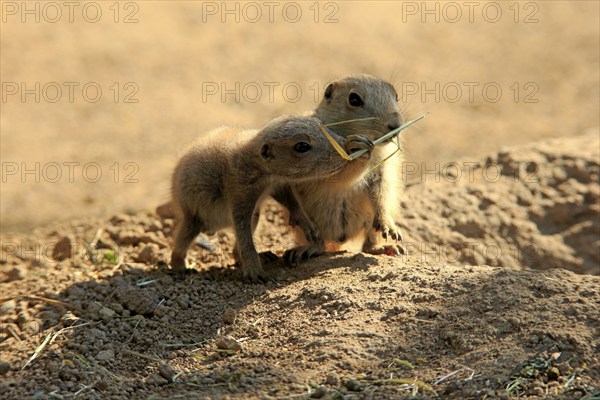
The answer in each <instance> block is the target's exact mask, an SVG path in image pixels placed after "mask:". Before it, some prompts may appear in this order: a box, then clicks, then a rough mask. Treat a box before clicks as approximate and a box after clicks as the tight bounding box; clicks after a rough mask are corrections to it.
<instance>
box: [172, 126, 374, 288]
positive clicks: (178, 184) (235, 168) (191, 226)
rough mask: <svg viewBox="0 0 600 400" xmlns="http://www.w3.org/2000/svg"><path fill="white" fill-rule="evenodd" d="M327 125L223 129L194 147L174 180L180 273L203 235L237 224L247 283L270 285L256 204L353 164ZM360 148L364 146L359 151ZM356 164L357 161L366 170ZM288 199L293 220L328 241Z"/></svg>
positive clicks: (289, 195) (174, 256)
mask: <svg viewBox="0 0 600 400" xmlns="http://www.w3.org/2000/svg"><path fill="white" fill-rule="evenodd" d="M320 125H321V121H319V120H318V119H317V118H314V117H307V116H304V117H301V116H283V117H279V118H276V119H274V120H273V121H271V122H270V123H269V124H267V125H266V126H265V127H264V128H262V129H261V130H256V129H254V130H241V129H235V128H227V127H223V128H219V129H216V130H213V131H211V132H209V133H208V134H206V135H203V136H202V137H201V138H200V139H199V140H198V141H197V142H196V143H194V144H193V145H192V146H191V147H190V148H189V149H188V150H187V151H186V153H185V154H184V156H183V157H182V158H181V160H180V161H179V163H178V164H177V166H176V167H175V171H174V173H173V178H172V204H173V208H174V210H175V213H176V216H177V220H178V226H177V231H176V235H175V244H174V248H173V252H172V256H171V266H172V267H173V269H174V270H175V271H183V270H185V268H186V263H185V257H186V254H187V249H188V247H189V245H190V243H191V241H192V240H193V239H194V238H195V237H196V236H197V235H198V234H200V233H201V232H212V231H216V230H218V229H222V228H226V227H230V226H233V227H234V228H235V233H236V239H237V245H236V248H237V252H238V253H239V254H238V256H239V260H240V261H241V263H242V269H243V275H244V279H246V280H250V281H256V280H265V279H267V276H266V274H265V272H264V270H263V268H262V265H261V262H260V258H259V254H258V253H257V251H256V248H255V247H254V243H253V241H252V233H253V224H254V223H253V214H254V210H255V208H256V205H257V203H258V202H259V201H260V200H261V199H262V198H263V197H265V196H268V195H269V194H271V193H272V192H274V191H276V190H277V189H278V188H279V187H282V186H285V185H286V184H287V183H300V182H304V181H308V180H311V179H323V178H326V177H327V176H330V175H332V174H335V173H336V172H338V171H340V170H341V169H342V168H344V167H346V166H347V164H350V163H349V162H348V161H346V160H344V159H343V158H342V157H340V155H339V154H337V153H336V152H335V150H334V149H333V147H332V146H331V144H330V143H329V142H328V141H327V139H326V138H325V136H324V135H323V133H322V132H321V131H320V129H319V126H320ZM332 136H333V137H334V138H335V139H336V141H338V143H339V144H340V145H341V146H342V147H345V146H347V144H348V141H347V140H346V139H344V138H343V137H340V136H338V135H336V134H335V133H334V132H332ZM357 146H358V147H361V145H360V143H358V145H357V144H356V143H355V144H354V145H353V147H357ZM365 148H368V145H365ZM357 161H359V162H358V163H355V161H352V162H351V163H354V164H360V162H361V161H360V160H357ZM349 169H351V168H349ZM285 201H286V202H287V204H286V205H288V206H289V208H290V213H293V214H294V218H293V220H294V221H296V222H297V223H298V225H299V226H300V227H301V228H302V229H303V231H304V234H305V235H307V236H309V237H311V238H312V239H310V241H312V242H316V244H317V246H319V245H320V243H322V242H321V239H320V238H319V237H318V234H317V232H315V231H314V227H313V225H312V224H311V223H310V220H308V219H307V218H306V215H305V214H304V212H303V210H302V209H301V207H299V206H298V204H297V203H296V201H295V197H294V195H293V191H292V193H289V192H288V193H287V197H286V198H285ZM200 240H202V239H200ZM204 241H206V240H205V239H204Z"/></svg>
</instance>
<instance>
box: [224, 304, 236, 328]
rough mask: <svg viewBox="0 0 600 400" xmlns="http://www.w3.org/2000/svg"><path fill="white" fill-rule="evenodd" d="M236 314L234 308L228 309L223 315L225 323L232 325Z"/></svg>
mask: <svg viewBox="0 0 600 400" xmlns="http://www.w3.org/2000/svg"><path fill="white" fill-rule="evenodd" d="M235 317H236V312H235V310H234V309H233V308H228V309H226V310H225V312H224V313H223V322H225V323H226V324H228V325H231V324H233V323H234V322H235Z"/></svg>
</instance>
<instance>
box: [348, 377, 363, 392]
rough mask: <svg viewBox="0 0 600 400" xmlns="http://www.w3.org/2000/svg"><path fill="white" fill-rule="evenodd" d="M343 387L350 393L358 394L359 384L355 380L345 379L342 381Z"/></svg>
mask: <svg viewBox="0 0 600 400" xmlns="http://www.w3.org/2000/svg"><path fill="white" fill-rule="evenodd" d="M344 386H345V387H346V389H348V390H350V391H351V392H360V390H361V387H360V383H359V382H358V381H357V380H356V379H347V380H345V381H344Z"/></svg>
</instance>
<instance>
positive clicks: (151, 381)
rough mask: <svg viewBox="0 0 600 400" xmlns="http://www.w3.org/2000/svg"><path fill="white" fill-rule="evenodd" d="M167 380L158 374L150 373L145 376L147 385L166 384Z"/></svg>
mask: <svg viewBox="0 0 600 400" xmlns="http://www.w3.org/2000/svg"><path fill="white" fill-rule="evenodd" d="M168 383H169V381H168V380H166V379H165V378H163V377H162V376H160V374H152V375H150V376H149V377H147V378H146V384H147V385H156V386H162V385H166V384H168Z"/></svg>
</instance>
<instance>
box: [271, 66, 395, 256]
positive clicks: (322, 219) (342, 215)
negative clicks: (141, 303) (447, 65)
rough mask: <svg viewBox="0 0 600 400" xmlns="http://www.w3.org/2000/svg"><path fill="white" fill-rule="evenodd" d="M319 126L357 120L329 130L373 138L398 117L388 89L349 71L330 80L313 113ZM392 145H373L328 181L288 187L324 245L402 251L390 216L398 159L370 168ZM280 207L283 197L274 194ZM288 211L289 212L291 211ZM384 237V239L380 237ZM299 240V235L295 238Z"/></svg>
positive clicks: (376, 251)
mask: <svg viewBox="0 0 600 400" xmlns="http://www.w3.org/2000/svg"><path fill="white" fill-rule="evenodd" d="M313 115H314V116H316V117H317V118H319V119H320V120H321V121H322V122H323V124H330V123H336V122H342V121H348V120H355V119H360V118H373V117H374V118H373V119H369V120H362V121H353V122H348V123H343V124H339V125H335V126H333V127H332V128H335V132H336V133H337V134H339V135H341V136H343V137H345V138H346V139H352V140H359V139H360V138H363V139H364V138H367V139H368V140H370V141H373V140H375V139H377V138H379V137H381V136H383V135H384V134H386V133H387V132H389V131H391V130H393V129H396V128H398V127H399V126H400V125H401V123H402V119H401V116H400V110H399V108H398V95H397V93H396V90H395V89H394V87H393V86H392V85H391V84H389V83H387V82H385V81H383V80H381V79H378V78H375V77H373V76H369V75H354V76H348V77H345V78H343V79H340V80H337V81H334V82H332V83H331V84H329V85H328V86H327V88H326V89H325V93H324V97H323V100H322V101H321V103H320V104H319V106H318V107H317V109H316V110H315V111H314V113H313ZM396 147H397V143H396V142H395V141H392V140H390V141H389V142H387V143H383V144H380V145H378V146H377V147H375V149H374V150H373V151H372V153H371V157H370V161H369V162H368V164H367V165H363V166H364V168H363V169H357V168H343V169H342V170H341V171H340V172H338V173H337V174H336V175H334V176H332V177H330V178H329V179H316V180H313V181H310V182H301V183H295V184H293V185H292V187H293V190H294V193H295V194H296V198H297V200H298V201H299V203H300V204H301V206H302V208H303V209H304V211H305V212H306V214H307V215H308V217H309V218H310V220H311V221H312V222H313V223H314V224H315V225H316V227H317V230H318V231H319V232H320V234H321V237H322V238H323V239H324V240H325V241H327V242H329V243H328V249H329V250H334V249H338V248H339V247H340V245H342V244H344V243H345V242H348V241H350V240H352V241H355V240H359V241H360V245H361V248H362V250H363V251H364V252H367V253H371V254H388V255H399V254H400V253H403V252H404V249H403V248H402V247H401V245H400V244H398V243H387V239H388V238H391V239H393V241H394V242H397V241H398V240H401V239H402V238H401V233H400V229H399V228H398V227H397V226H396V223H395V218H396V217H397V213H398V206H399V195H400V191H401V181H400V177H399V175H398V174H399V173H400V168H399V167H400V162H401V160H400V157H399V156H394V157H391V158H390V159H388V160H387V161H385V162H384V163H383V164H382V165H380V166H379V167H378V168H376V169H373V170H372V171H370V170H371V168H372V167H374V166H375V165H377V164H378V163H379V162H381V161H382V160H383V159H384V158H385V157H387V156H388V155H389V154H391V153H392V152H393V151H394V150H395V149H396ZM275 198H276V200H278V201H279V202H280V203H282V204H283V205H284V206H287V204H285V199H284V198H277V197H275ZM291 214H292V215H293V212H291ZM382 239H384V240H385V242H384V241H383V240H382ZM297 240H298V241H299V242H302V241H303V240H302V238H297Z"/></svg>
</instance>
